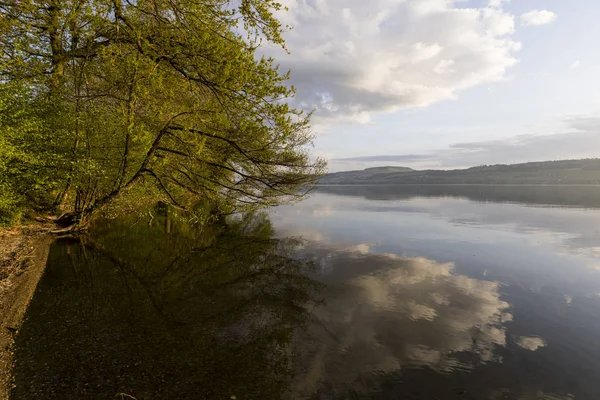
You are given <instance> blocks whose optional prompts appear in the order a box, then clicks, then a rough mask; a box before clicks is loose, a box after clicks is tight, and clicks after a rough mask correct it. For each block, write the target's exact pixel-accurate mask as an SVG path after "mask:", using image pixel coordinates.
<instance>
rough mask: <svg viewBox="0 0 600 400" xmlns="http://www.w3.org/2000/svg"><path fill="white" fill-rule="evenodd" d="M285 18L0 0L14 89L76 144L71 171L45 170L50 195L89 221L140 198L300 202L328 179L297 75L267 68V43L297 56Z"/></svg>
mask: <svg viewBox="0 0 600 400" xmlns="http://www.w3.org/2000/svg"><path fill="white" fill-rule="evenodd" d="M280 8H281V5H280V4H279V3H277V2H276V1H274V0H241V1H238V2H228V1H222V0H205V1H192V0H137V1H129V0H68V1H59V0H25V1H16V0H6V1H0V12H1V14H2V15H3V17H2V18H1V19H0V46H1V47H2V49H3V51H4V54H3V57H2V61H0V74H1V75H2V82H3V84H4V85H6V84H12V83H18V84H20V85H22V86H24V87H25V88H27V89H28V94H29V96H30V100H31V102H32V103H35V102H37V101H41V99H43V101H44V102H45V103H46V104H48V106H49V109H50V110H54V111H50V112H46V113H44V114H43V115H41V117H40V123H41V124H42V125H43V127H42V128H43V129H44V130H46V131H54V132H60V131H66V132H67V135H59V136H60V139H61V143H62V144H63V146H62V148H61V152H60V153H59V157H58V159H60V160H62V159H64V160H65V162H58V161H57V162H51V163H48V164H47V165H46V167H47V168H48V170H49V171H51V172H49V174H50V175H51V176H53V177H54V178H55V180H56V183H57V184H56V185H53V186H51V187H48V188H44V190H43V192H44V196H46V197H54V198H55V199H56V201H55V204H54V205H55V206H59V207H60V208H62V209H67V210H72V211H74V212H75V213H76V214H77V215H80V216H83V217H85V216H87V215H89V214H91V213H92V212H93V211H94V210H96V209H98V208H100V207H102V206H104V205H106V204H108V203H110V202H112V201H113V200H115V199H116V198H117V197H120V196H121V195H122V194H123V193H124V192H128V193H131V191H132V189H133V188H134V187H136V186H144V187H147V188H149V189H150V190H151V191H153V192H154V193H156V195H157V196H160V198H162V199H163V200H165V201H167V202H169V203H170V204H172V205H174V206H176V207H180V208H189V207H190V206H191V204H193V203H194V202H195V201H196V200H197V199H198V198H209V199H213V200H218V201H220V202H222V203H224V205H225V206H226V207H227V208H228V209H232V208H235V209H239V208H247V207H252V208H253V207H257V206H270V205H275V204H279V203H281V202H283V201H287V200H289V199H293V198H296V197H297V196H298V195H301V194H302V193H303V189H304V190H305V188H306V184H308V183H310V182H312V181H313V179H314V178H315V176H317V175H319V174H320V173H321V171H322V168H323V162H322V161H321V160H316V161H313V160H311V158H310V157H309V154H308V149H307V146H309V145H310V144H311V141H312V135H311V133H310V129H309V128H310V126H309V117H310V115H304V114H303V113H302V112H301V111H299V110H295V109H292V108H291V107H290V106H289V105H288V102H287V100H288V99H289V98H290V97H291V96H293V94H294V90H293V88H290V87H288V86H287V85H286V80H287V78H288V75H287V74H281V73H280V72H279V71H278V68H277V65H276V64H275V61H274V60H273V59H266V58H258V57H257V56H256V49H257V47H258V45H259V44H260V43H261V42H262V41H263V40H266V41H268V42H271V43H275V44H279V45H282V46H283V45H284V43H283V40H282V38H281V33H282V26H281V24H280V22H279V21H278V20H277V19H276V18H275V17H274V16H273V12H274V11H275V10H278V9H280ZM1 129H4V126H2V127H1ZM22 133H23V136H22V137H21V139H22V140H24V141H28V140H29V137H28V134H27V133H26V132H25V131H22ZM63 136H64V137H63ZM41 146H43V143H42V144H41ZM34 150H37V148H36V149H34ZM28 152H29V151H28ZM28 152H27V153H28ZM58 159H57V160H58ZM34 205H36V206H40V205H41V203H39V202H34Z"/></svg>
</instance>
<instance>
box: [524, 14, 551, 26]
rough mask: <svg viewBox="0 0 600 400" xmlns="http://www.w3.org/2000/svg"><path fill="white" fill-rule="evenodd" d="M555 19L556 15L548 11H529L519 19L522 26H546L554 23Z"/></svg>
mask: <svg viewBox="0 0 600 400" xmlns="http://www.w3.org/2000/svg"><path fill="white" fill-rule="evenodd" d="M556 18H557V17H556V14H555V13H553V12H552V11H548V10H531V11H528V12H526V13H524V14H521V17H520V19H521V25H523V26H537V25H546V24H550V23H552V22H554V21H556Z"/></svg>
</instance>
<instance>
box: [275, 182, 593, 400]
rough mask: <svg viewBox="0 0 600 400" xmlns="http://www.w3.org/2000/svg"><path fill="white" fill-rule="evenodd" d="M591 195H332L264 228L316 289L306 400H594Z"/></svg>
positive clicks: (351, 191) (405, 190)
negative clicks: (301, 240)
mask: <svg viewBox="0 0 600 400" xmlns="http://www.w3.org/2000/svg"><path fill="white" fill-rule="evenodd" d="M599 204H600V188H598V187H494V186H491V187H485V186H482V187H475V186H462V187H461V186H448V187H443V186H437V187H435V186H421V187H418V186H405V187H402V186H396V187H394V186H389V187H384V186H363V187H353V186H333V187H323V188H320V190H319V191H318V192H317V193H315V194H314V195H313V196H312V197H311V198H310V199H308V200H307V201H306V202H304V203H302V204H300V205H295V206H293V207H287V208H282V209H280V210H278V211H277V212H276V213H274V215H273V217H272V219H273V221H274V223H275V226H277V227H278V228H279V232H280V233H281V234H282V235H302V236H304V237H306V238H310V239H311V242H310V244H309V245H307V246H306V247H305V248H304V250H303V251H304V252H305V255H306V256H307V257H312V258H313V259H314V260H315V261H316V262H317V264H318V266H319V269H320V273H321V279H322V280H323V281H325V282H327V284H328V286H327V289H326V290H325V295H324V297H325V298H326V299H327V301H326V304H325V305H324V306H323V307H322V308H318V309H316V310H315V311H314V315H315V316H316V318H317V320H318V323H315V324H313V325H311V328H310V329H309V333H307V334H306V335H304V338H303V339H302V340H301V342H302V347H303V350H304V354H303V357H302V359H301V361H300V362H299V364H298V365H302V369H299V370H298V373H297V376H296V378H297V381H296V386H295V390H296V393H298V394H301V395H302V396H305V398H313V399H347V398H374V399H573V398H574V399H590V400H591V399H598V398H600V385H598V383H597V379H598V377H599V376H600V233H599V229H600V210H598V205H599Z"/></svg>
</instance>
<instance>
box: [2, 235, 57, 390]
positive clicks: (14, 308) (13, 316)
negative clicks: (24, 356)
mask: <svg viewBox="0 0 600 400" xmlns="http://www.w3.org/2000/svg"><path fill="white" fill-rule="evenodd" d="M52 240H53V237H52V236H50V235H47V234H43V233H40V229H39V228H38V227H31V228H27V227H24V228H19V229H14V230H0V400H7V399H8V395H9V392H10V386H11V370H12V345H13V341H14V336H15V335H16V334H17V332H18V329H19V327H20V326H21V322H22V321H23V317H24V315H25V311H26V310H27V306H28V304H29V301H30V300H31V298H32V296H33V293H34V292H35V288H36V286H37V283H38V281H39V280H40V278H41V276H42V273H43V272H44V267H45V266H46V260H47V258H48V252H49V250H50V243H51V242H52Z"/></svg>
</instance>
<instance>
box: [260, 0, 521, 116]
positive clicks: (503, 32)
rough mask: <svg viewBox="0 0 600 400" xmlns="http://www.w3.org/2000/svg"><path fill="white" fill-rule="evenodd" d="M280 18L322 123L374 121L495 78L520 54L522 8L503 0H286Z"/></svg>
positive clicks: (301, 102)
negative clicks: (517, 33)
mask: <svg viewBox="0 0 600 400" xmlns="http://www.w3.org/2000/svg"><path fill="white" fill-rule="evenodd" d="M283 3H284V4H285V5H286V6H288V7H289V9H290V11H289V12H288V13H286V14H282V15H281V16H280V17H281V18H282V19H283V21H284V22H285V23H287V24H290V25H292V26H294V29H293V30H292V31H290V32H289V33H288V34H287V35H286V41H287V46H288V48H289V50H290V52H291V55H290V56H283V55H281V53H279V52H277V50H275V49H267V50H265V52H267V53H269V55H275V56H276V57H277V59H278V61H279V62H280V63H281V67H282V68H283V69H284V70H287V69H290V70H291V71H292V78H291V80H292V83H293V84H294V85H295V86H296V88H297V91H298V92H297V97H296V105H297V106H301V107H304V108H308V109H312V108H313V107H316V108H317V114H316V116H317V119H318V120H320V122H327V121H330V122H331V121H335V122H339V121H341V120H346V121H358V122H361V123H366V122H368V121H369V120H370V117H371V114H373V113H377V112H392V111H395V110H398V109H403V108H410V107H423V106H427V105H430V104H433V103H436V102H438V101H441V100H445V99H452V98H454V97H455V96H456V92H457V91H459V90H461V89H465V88H468V87H472V86H474V85H478V84H481V83H485V82H493V81H499V80H501V79H503V78H504V74H505V71H506V70H507V69H508V68H510V67H511V66H513V65H514V64H515V63H516V62H517V60H516V58H515V53H516V52H517V51H519V49H520V44H519V43H518V42H516V41H515V40H513V39H512V36H511V35H512V34H513V33H514V25H515V22H514V19H515V18H514V16H513V15H511V14H509V13H507V12H505V11H504V10H503V9H502V3H503V2H499V1H494V2H493V4H491V5H493V7H492V6H483V7H479V8H465V7H456V6H455V5H454V3H455V2H454V1H450V0H404V1H399V0H373V1H369V2H366V1H364V0H331V1H324V0H286V1H284V2H283Z"/></svg>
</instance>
